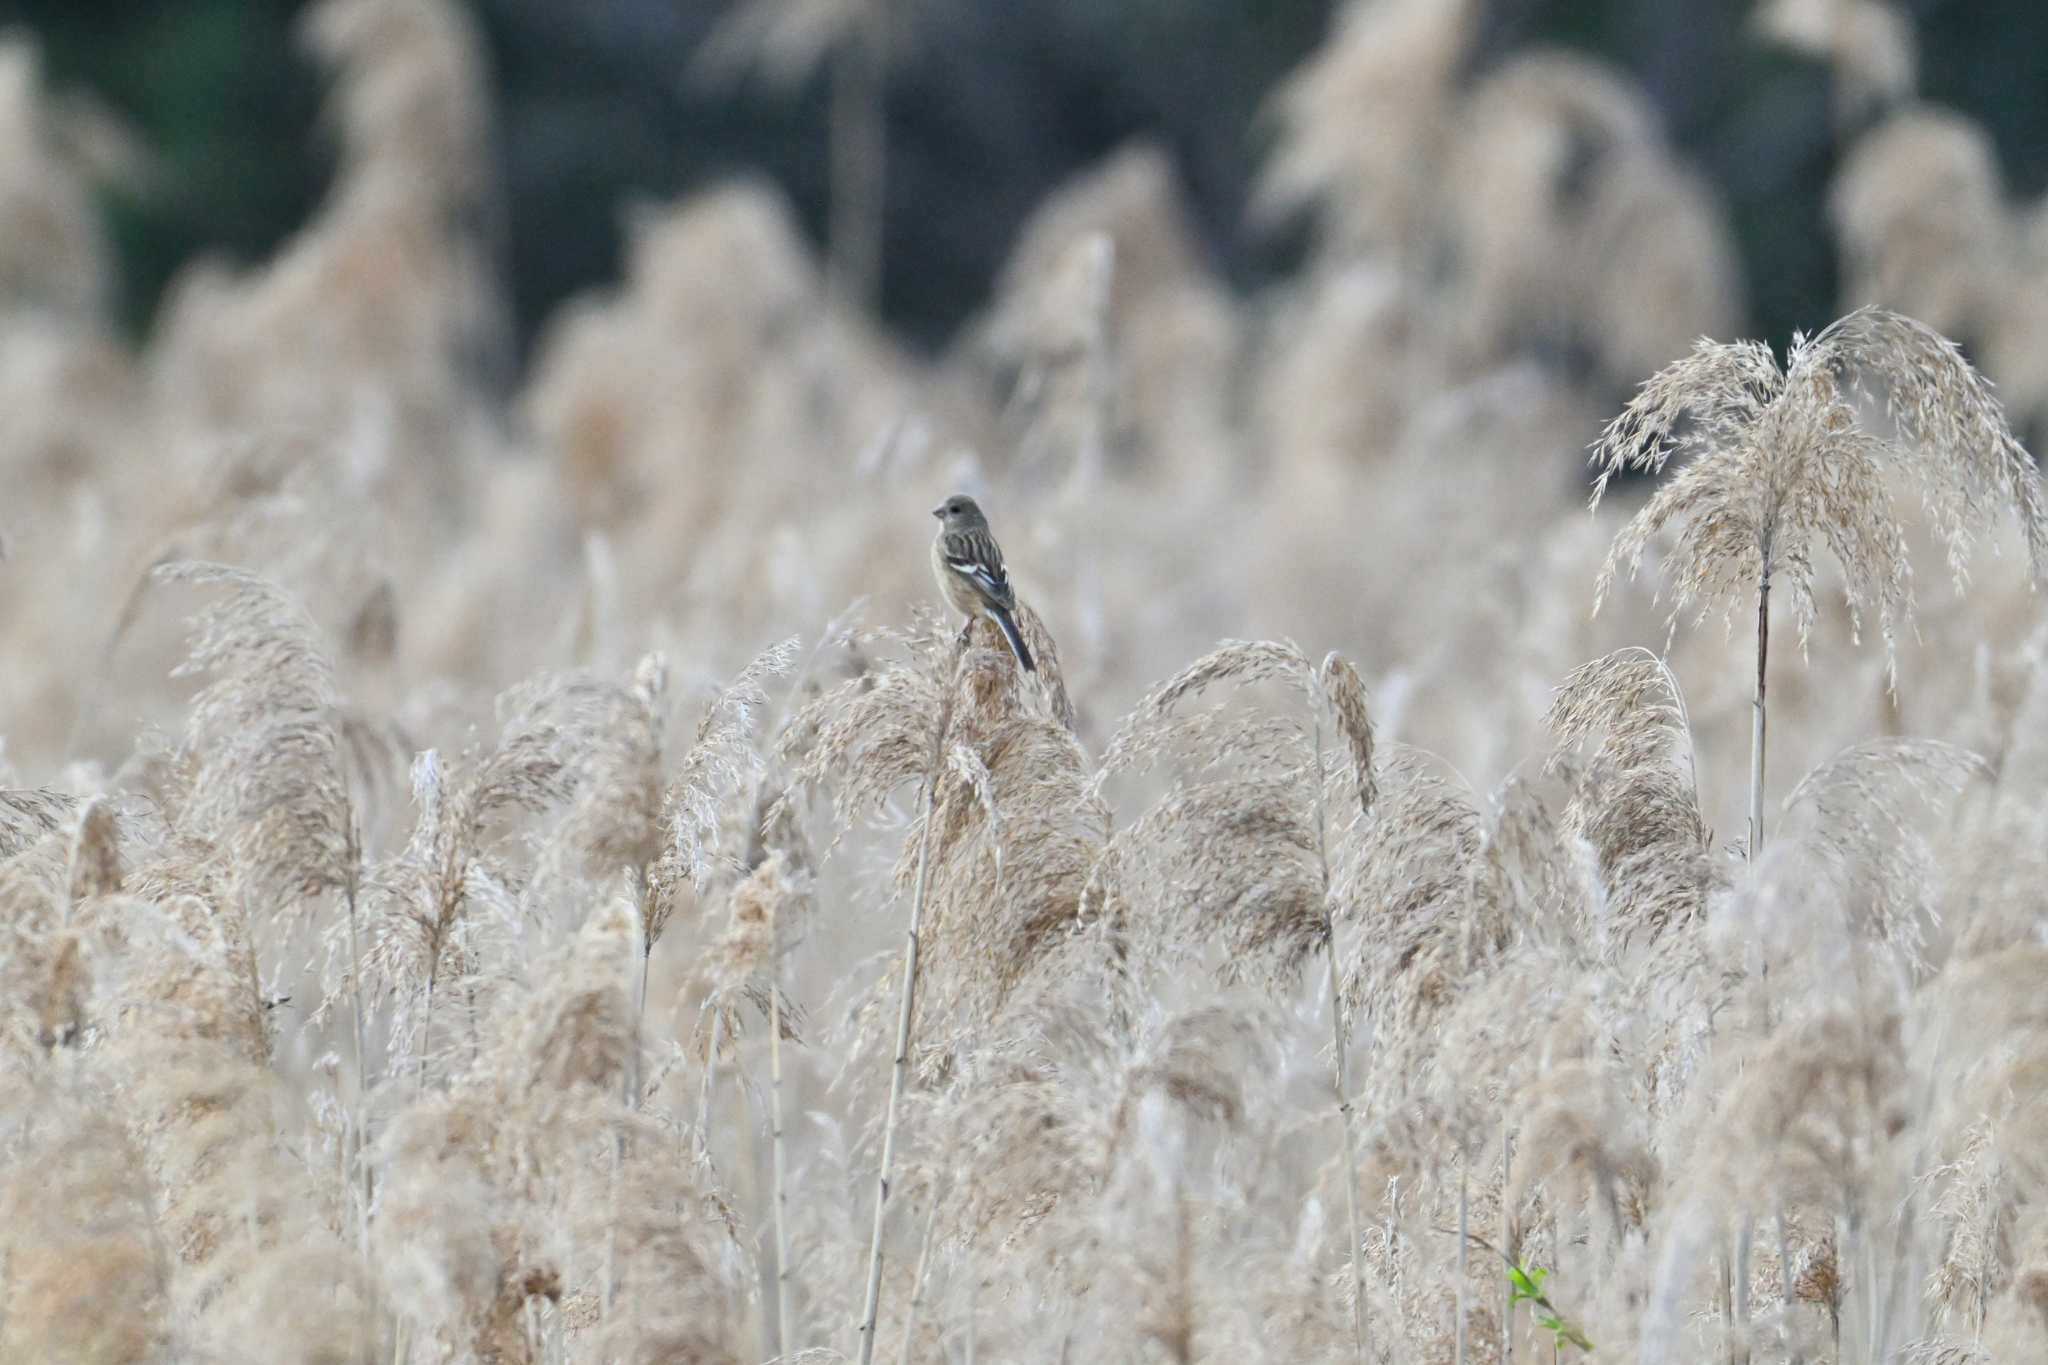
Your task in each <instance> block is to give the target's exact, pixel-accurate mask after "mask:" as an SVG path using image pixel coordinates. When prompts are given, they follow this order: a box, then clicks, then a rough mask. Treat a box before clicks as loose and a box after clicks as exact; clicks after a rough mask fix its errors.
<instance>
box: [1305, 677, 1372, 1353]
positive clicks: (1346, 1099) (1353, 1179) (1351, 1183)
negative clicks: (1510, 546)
mask: <svg viewBox="0 0 2048 1365" xmlns="http://www.w3.org/2000/svg"><path fill="white" fill-rule="evenodd" d="M1327 785H1328V783H1327V780H1326V778H1325V776H1324V772H1323V719H1322V715H1321V712H1320V710H1318V713H1317V715H1316V855H1317V857H1318V858H1319V859H1320V860H1321V864H1322V874H1323V904H1322V909H1323V965H1324V967H1325V968H1326V969H1327V970H1326V971H1325V973H1324V981H1325V986H1326V990H1327V992H1328V996H1329V1008H1330V1071H1331V1080H1332V1083H1333V1084H1334V1086H1335V1088H1336V1092H1337V1120H1338V1123H1339V1124H1340V1125H1341V1126H1342V1127H1343V1130H1344V1216H1345V1228H1346V1231H1347V1234H1348V1240H1349V1243H1350V1248H1351V1346H1352V1350H1353V1351H1354V1352H1355V1353H1356V1354H1357V1357H1358V1359H1359V1360H1361V1361H1362V1360H1365V1359H1366V1346H1367V1341H1368V1338H1367V1333H1366V1313H1365V1255H1364V1251H1363V1249H1362V1248H1363V1243H1364V1235H1363V1233H1362V1232H1361V1231H1360V1224H1359V1221H1358V1143H1357V1138H1356V1137H1355V1136H1354V1134H1353V1133H1352V1131H1351V1111H1352V1104H1351V1085H1350V1076H1349V1074H1348V1073H1347V1071H1346V1068H1345V1065H1344V1061H1345V1058H1344V1051H1345V1044H1346V1042H1347V1038H1346V1033H1347V1030H1346V1029H1345V1027H1344V1001H1343V995H1342V993H1341V992H1340V991H1339V989H1338V986H1337V923H1336V919H1335V917H1334V916H1333V915H1332V914H1331V913H1330V840H1329V812H1328V809H1327V807H1328V799H1327V797H1326V796H1325V794H1324V793H1325V788H1326V787H1327Z"/></svg>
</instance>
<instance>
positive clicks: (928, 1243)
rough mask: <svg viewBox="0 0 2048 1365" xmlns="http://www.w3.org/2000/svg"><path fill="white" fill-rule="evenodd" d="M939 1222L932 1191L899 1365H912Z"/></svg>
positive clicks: (936, 1199)
mask: <svg viewBox="0 0 2048 1365" xmlns="http://www.w3.org/2000/svg"><path fill="white" fill-rule="evenodd" d="M938 1221H939V1191H938V1190H937V1189H936V1188H934V1189H933V1190H932V1206H931V1208H930V1209H928V1210H926V1212H925V1215H924V1236H923V1237H922V1238H921V1239H920V1240H919V1241H918V1244H917V1269H916V1270H914V1271H912V1272H911V1275H910V1306H909V1307H908V1308H906V1309H905V1310H904V1313H903V1343H902V1345H901V1346H900V1347H898V1349H897V1352H896V1362H897V1365H910V1348H911V1343H913V1342H914V1341H916V1340H917V1310H918V1309H919V1308H920V1307H921V1306H922V1305H923V1304H924V1286H925V1279H926V1276H927V1274H928V1272H929V1271H930V1269H931V1257H932V1230H933V1229H934V1228H935V1227H936V1226H937V1225H938Z"/></svg>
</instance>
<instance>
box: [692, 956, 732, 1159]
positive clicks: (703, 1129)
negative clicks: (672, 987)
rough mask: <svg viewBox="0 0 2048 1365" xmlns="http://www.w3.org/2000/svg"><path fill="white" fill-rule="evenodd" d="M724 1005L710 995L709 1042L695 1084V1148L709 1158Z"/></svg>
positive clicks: (723, 1022) (723, 1029) (714, 996)
mask: <svg viewBox="0 0 2048 1365" xmlns="http://www.w3.org/2000/svg"><path fill="white" fill-rule="evenodd" d="M724 1025H725V1006H724V1004H723V1003H722V1002H721V1001H720V1000H719V998H718V996H717V995H716V994H714V995H713V996H712V997H711V1042H710V1046H709V1048H708V1050H707V1051H706V1052H705V1056H704V1076H703V1079H702V1080H701V1081H699V1082H698V1085H697V1148H698V1150H699V1151H700V1152H701V1153H702V1154H703V1156H704V1159H705V1160H706V1161H709V1160H710V1159H711V1092H712V1091H714V1090H716V1089H717V1088H718V1049H719V1045H720V1044H721V1042H722V1041H723V1039H722V1038H721V1037H720V1035H721V1034H723V1033H724V1031H725V1028H724Z"/></svg>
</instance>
